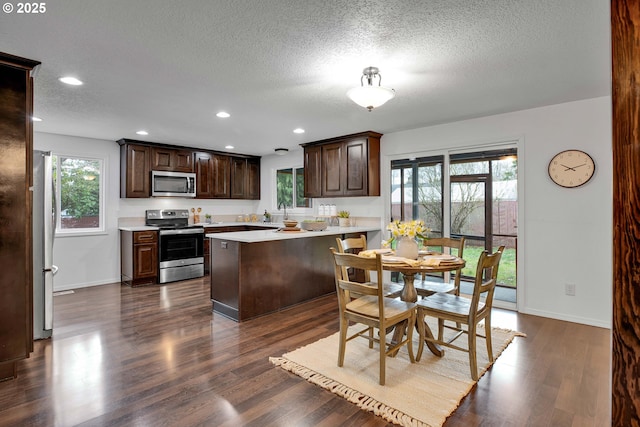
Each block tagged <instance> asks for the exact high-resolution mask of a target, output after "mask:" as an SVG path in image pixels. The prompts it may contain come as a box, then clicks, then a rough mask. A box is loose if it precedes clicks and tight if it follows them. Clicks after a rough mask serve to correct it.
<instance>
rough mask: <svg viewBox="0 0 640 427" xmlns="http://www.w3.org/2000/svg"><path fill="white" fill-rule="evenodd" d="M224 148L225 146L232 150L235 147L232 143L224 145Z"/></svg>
mask: <svg viewBox="0 0 640 427" xmlns="http://www.w3.org/2000/svg"><path fill="white" fill-rule="evenodd" d="M224 148H226V149H227V150H233V149H234V148H236V147H234V146H233V145H225V146H224Z"/></svg>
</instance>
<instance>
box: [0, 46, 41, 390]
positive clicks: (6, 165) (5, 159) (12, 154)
mask: <svg viewBox="0 0 640 427" xmlns="http://www.w3.org/2000/svg"><path fill="white" fill-rule="evenodd" d="M39 64H40V62H37V61H32V60H30V59H25V58H20V57H17V56H13V55H8V54H5V53H0V99H1V100H2V102H0V117H1V118H2V119H1V120H0V183H2V196H1V197H0V199H1V200H2V203H0V222H1V223H2V227H0V242H2V244H0V269H1V270H2V274H1V275H0V292H1V294H2V298H0V381H2V380H6V379H11V378H15V376H16V375H17V372H18V369H17V363H18V361H19V360H22V359H25V358H27V357H29V353H31V351H32V350H33V326H34V325H33V319H32V308H33V244H34V242H33V230H32V227H33V223H32V210H33V204H32V199H33V196H32V193H31V190H32V188H31V187H32V186H33V128H32V123H31V116H32V114H33V76H32V73H33V70H34V69H35V67H37V66H38V65H39ZM43 214H44V212H40V215H43ZM39 274H42V271H40V272H39Z"/></svg>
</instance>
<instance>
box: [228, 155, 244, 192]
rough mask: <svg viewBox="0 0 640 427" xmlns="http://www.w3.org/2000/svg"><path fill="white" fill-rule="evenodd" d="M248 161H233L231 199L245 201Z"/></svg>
mask: <svg viewBox="0 0 640 427" xmlns="http://www.w3.org/2000/svg"><path fill="white" fill-rule="evenodd" d="M246 175H247V159H232V160H231V198H232V199H244V198H245V193H246V191H247V190H246V188H247V179H246Z"/></svg>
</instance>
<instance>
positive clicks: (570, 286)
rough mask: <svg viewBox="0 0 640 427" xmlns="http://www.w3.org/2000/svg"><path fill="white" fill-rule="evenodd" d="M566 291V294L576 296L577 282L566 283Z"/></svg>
mask: <svg viewBox="0 0 640 427" xmlns="http://www.w3.org/2000/svg"><path fill="white" fill-rule="evenodd" d="M564 293H565V295H569V296H570V297H575V296H576V284H575V283H565V284H564Z"/></svg>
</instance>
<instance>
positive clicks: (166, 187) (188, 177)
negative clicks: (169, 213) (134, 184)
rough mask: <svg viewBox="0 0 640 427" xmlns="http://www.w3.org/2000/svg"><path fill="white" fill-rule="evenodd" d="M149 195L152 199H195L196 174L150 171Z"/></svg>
mask: <svg viewBox="0 0 640 427" xmlns="http://www.w3.org/2000/svg"><path fill="white" fill-rule="evenodd" d="M151 195H152V196H154V197H196V174H195V173H186V172H164V171H151Z"/></svg>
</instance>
